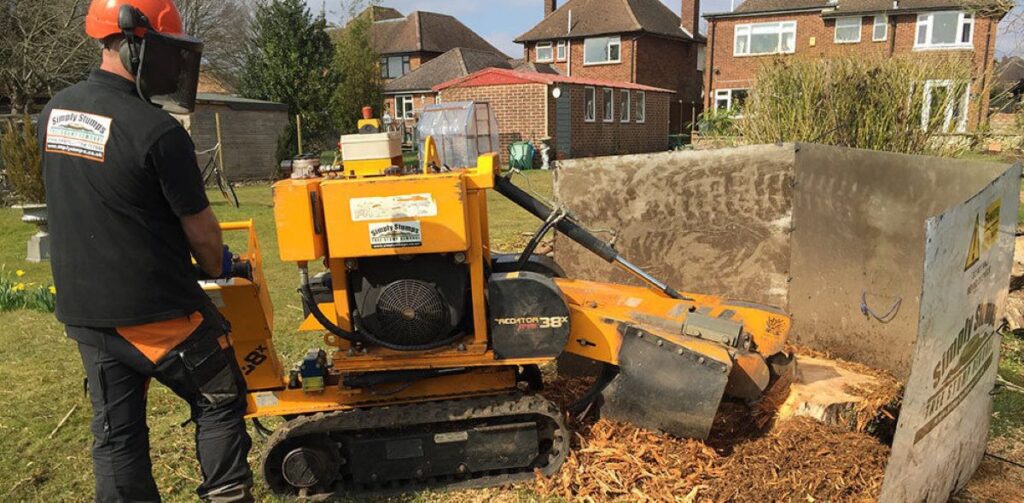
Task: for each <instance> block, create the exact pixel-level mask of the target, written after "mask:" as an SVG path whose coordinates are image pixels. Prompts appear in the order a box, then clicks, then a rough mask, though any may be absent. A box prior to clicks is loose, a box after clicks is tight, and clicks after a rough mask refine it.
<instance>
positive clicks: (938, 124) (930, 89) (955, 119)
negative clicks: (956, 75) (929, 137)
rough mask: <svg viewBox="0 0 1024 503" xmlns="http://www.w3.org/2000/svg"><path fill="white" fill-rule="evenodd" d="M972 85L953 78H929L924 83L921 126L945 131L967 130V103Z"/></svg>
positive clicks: (960, 131) (958, 131) (957, 131)
mask: <svg viewBox="0 0 1024 503" xmlns="http://www.w3.org/2000/svg"><path fill="white" fill-rule="evenodd" d="M969 99H970V85H969V84H967V83H966V82H954V81H952V80H929V81H927V82H925V84H924V105H923V106H922V108H921V127H922V128H923V129H926V130H933V129H934V130H938V131H940V132H943V133H954V132H956V133H962V132H964V131H966V130H967V103H968V100H969Z"/></svg>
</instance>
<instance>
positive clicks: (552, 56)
mask: <svg viewBox="0 0 1024 503" xmlns="http://www.w3.org/2000/svg"><path fill="white" fill-rule="evenodd" d="M541 49H547V51H548V54H550V56H548V57H546V58H542V57H541V55H540V50H541ZM533 54H534V57H535V58H536V60H537V62H538V63H552V62H554V61H555V49H554V46H553V45H551V42H537V45H536V46H534V48H533Z"/></svg>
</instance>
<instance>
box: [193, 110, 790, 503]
mask: <svg viewBox="0 0 1024 503" xmlns="http://www.w3.org/2000/svg"><path fill="white" fill-rule="evenodd" d="M491 122H492V124H493V121H491ZM487 134H489V135H490V138H491V139H493V140H494V143H495V144H496V137H495V136H494V135H493V133H487ZM480 136H483V135H480ZM435 139H436V140H437V141H436V142H435V141H434V140H435ZM451 140H452V139H451V138H443V137H441V138H429V139H427V140H426V141H425V142H424V145H423V147H424V148H423V149H422V150H423V152H424V154H425V155H424V157H425V160H424V162H423V163H422V165H421V167H418V168H417V169H416V170H415V171H416V172H415V173H408V172H405V170H403V169H401V168H395V167H390V164H391V163H387V164H388V166H389V168H387V169H382V170H380V171H379V172H377V173H374V172H373V170H372V169H361V171H362V172H361V173H357V172H355V171H352V172H348V173H346V172H335V173H327V174H324V173H320V174H316V173H312V174H308V175H307V176H306V177H304V178H299V179H295V178H293V179H288V180H283V181H281V182H278V183H277V184H275V185H274V214H275V220H276V226H277V237H278V246H279V252H280V256H281V258H282V259H283V260H284V261H286V262H294V263H296V264H297V265H298V273H299V274H298V276H299V278H300V286H299V296H300V297H301V300H302V304H303V306H304V308H305V312H306V314H307V317H306V319H305V321H304V322H303V323H302V326H301V327H300V329H301V330H302V331H311V332H315V333H319V334H322V337H323V338H322V344H323V346H325V347H326V349H313V350H310V351H309V352H308V354H306V355H305V357H304V358H303V359H302V361H301V363H300V364H298V365H297V366H296V367H295V368H294V369H290V370H287V371H285V369H284V368H283V366H282V363H281V361H280V359H279V356H278V354H277V352H276V350H275V347H274V344H273V341H272V337H271V334H272V327H273V314H272V310H271V305H270V301H269V295H268V285H267V283H266V279H265V277H264V275H263V267H262V263H263V257H262V255H261V252H260V249H259V245H258V243H257V241H256V236H255V233H254V229H253V225H252V223H237V224H226V225H225V226H224V227H225V229H226V230H230V231H246V232H248V234H249V237H248V239H249V246H248V249H247V250H246V252H245V253H242V254H241V255H240V256H239V264H238V267H236V270H238V271H239V272H238V274H236V277H234V278H232V279H230V280H226V281H225V280H221V281H216V282H206V283H205V284H204V288H205V289H206V291H207V292H208V293H209V295H210V297H211V298H212V299H213V300H214V301H215V303H216V304H218V306H219V307H220V308H221V310H222V312H223V313H224V314H225V316H226V317H227V318H228V319H229V320H230V321H231V323H232V325H233V327H234V329H233V333H232V339H233V341H234V345H235V348H236V353H237V357H238V362H239V365H240V367H241V368H242V371H243V373H244V374H245V376H246V381H247V383H248V387H249V397H248V417H250V418H253V419H257V420H258V419H259V418H266V417H282V418H284V419H285V421H284V422H283V423H282V424H281V425H280V426H278V427H277V428H276V429H275V430H274V431H273V432H272V433H270V432H269V430H266V429H265V428H264V430H266V432H267V433H268V434H269V438H268V440H267V444H266V447H265V454H264V458H263V464H262V471H263V475H264V477H265V479H266V483H267V484H268V485H269V488H270V489H271V490H272V491H273V492H274V493H278V494H284V495H298V496H303V497H319V496H325V495H343V494H366V493H380V492H395V491H405V490H416V489H421V488H426V487H439V486H440V487H479V486H484V485H494V484H498V483H505V482H507V481H511V480H515V479H518V478H522V477H532V476H534V473H535V472H539V473H541V474H543V475H551V474H553V473H555V472H556V471H557V470H558V469H559V467H560V466H561V465H562V463H563V461H564V460H565V459H566V456H567V454H568V452H569V441H570V437H571V433H570V432H569V431H568V430H567V429H566V426H565V422H564V414H565V413H564V411H562V410H560V408H559V407H558V406H556V405H555V404H553V403H552V402H550V401H548V400H546V399H545V398H544V397H543V391H542V388H543V385H544V383H543V375H542V373H541V371H540V370H539V368H540V367H541V366H544V365H547V364H550V363H552V362H554V361H555V360H556V358H559V357H560V356H562V355H565V354H571V355H576V356H577V357H582V358H584V359H587V360H592V361H594V362H599V363H600V369H601V370H600V372H599V374H600V375H599V376H598V377H597V379H596V383H595V384H594V386H593V388H592V389H590V390H589V391H588V392H586V393H585V394H584V395H583V396H581V397H580V398H579V401H577V402H576V403H575V404H573V405H572V406H570V410H571V411H572V412H573V413H579V412H580V411H582V410H585V409H589V410H595V409H596V410H598V411H599V413H600V414H601V415H602V416H603V417H608V418H611V419H614V420H622V421H628V422H631V423H634V424H636V425H638V426H641V427H644V428H649V429H652V430H659V431H662V432H665V433H668V434H671V435H675V436H679V437H693V438H705V437H706V436H707V435H708V433H709V430H710V428H711V425H712V422H713V419H714V417H715V414H716V411H717V410H718V407H719V404H720V402H721V401H722V400H723V397H730V398H734V399H741V400H747V401H756V400H757V399H758V398H759V397H761V396H762V394H763V393H764V392H765V391H766V389H767V388H768V387H769V386H770V385H771V384H773V383H774V382H775V380H776V379H777V378H778V375H779V374H780V373H781V372H782V371H783V369H786V368H787V367H788V364H789V362H790V359H789V357H788V356H787V355H786V354H785V353H784V349H783V346H784V343H785V341H786V338H787V335H788V332H789V328H790V319H789V318H788V317H787V316H786V315H785V314H784V313H783V312H782V311H780V310H778V309H774V308H771V307H766V306H760V305H754V304H749V303H744V302H735V301H729V300H726V299H723V298H719V297H713V296H708V295H697V294H692V293H682V292H678V291H676V290H674V289H673V288H671V287H670V286H668V285H666V284H664V283H663V282H661V281H659V280H657V279H655V278H654V277H652V276H650V275H649V274H647V273H646V272H644V271H643V270H642V269H641V268H640V267H637V266H636V265H634V264H631V263H630V262H628V261H627V260H626V259H625V258H624V257H622V256H621V255H620V254H619V253H618V252H617V251H616V250H615V249H614V248H613V247H612V246H610V245H609V244H608V243H606V242H604V241H602V240H600V239H598V238H597V237H595V235H594V234H592V233H591V232H589V231H587V230H586V229H584V227H583V226H581V225H580V224H579V223H578V222H577V221H576V220H575V219H574V218H573V217H572V216H571V215H570V214H569V213H568V212H566V211H564V210H561V209H552V208H551V207H550V206H549V205H547V204H546V203H544V202H542V201H541V200H540V199H538V198H536V197H534V196H533V195H531V194H530V193H529V192H527V191H525V190H523V189H522V188H520V187H519V186H517V185H515V184H513V183H512V182H511V181H510V180H509V178H508V177H505V176H501V175H500V174H499V172H498V169H497V168H498V162H499V161H498V156H497V155H496V154H494V153H484V154H483V155H480V156H479V157H478V158H477V159H474V160H473V161H472V162H470V164H475V165H472V166H463V167H459V166H454V167H448V166H446V165H445V164H444V163H443V162H442V159H440V158H438V156H437V155H436V152H437V151H438V150H439V148H438V146H439V145H440V146H441V147H442V150H443V148H446V147H444V145H445V142H449V141H451ZM456 140H457V139H456ZM477 140H479V138H471V139H470V141H477ZM481 151H482V150H481ZM389 157H391V155H390V153H386V154H383V155H382V158H389ZM363 167H364V168H365V163H364V166H363ZM491 190H493V191H496V192H497V193H498V194H501V195H502V196H504V197H506V198H508V199H509V200H511V201H512V202H514V203H515V204H516V205H518V206H520V207H522V208H523V209H525V210H526V211H528V212H529V213H531V214H533V215H534V216H536V217H537V218H538V219H539V220H540V221H541V222H542V224H541V225H540V228H539V229H538V230H537V232H536V234H535V235H534V236H533V239H532V240H531V241H530V243H529V244H528V245H527V247H526V249H525V250H524V251H523V252H522V253H516V254H499V253H497V252H496V251H494V250H493V249H492V248H491V246H490V241H489V236H488V212H487V206H488V201H487V193H488V191H491ZM552 229H553V230H555V231H557V232H559V233H561V234H562V235H563V236H564V237H566V238H568V239H570V240H572V241H575V242H576V243H578V244H579V245H581V246H582V247H583V248H584V249H586V250H588V251H589V252H591V253H594V254H596V255H597V256H599V257H601V258H602V259H604V260H606V261H607V262H609V263H612V264H615V265H617V266H618V267H620V268H622V269H624V270H626V271H628V272H630V273H632V274H633V275H634V276H635V277H636V278H637V279H638V280H639V281H638V283H642V284H643V285H644V286H625V285H618V284H609V283H600V282H593V281H582V280H576V279H572V278H566V277H565V275H564V274H563V272H562V270H561V269H560V268H559V267H558V266H557V265H556V264H555V263H554V262H553V261H552V260H551V259H550V258H547V257H544V256H540V255H535V254H534V250H535V248H536V246H537V244H538V242H539V241H540V239H541V238H542V237H543V236H545V235H546V234H548V233H549V231H551V230H552ZM321 264H322V265H323V266H322V269H321ZM310 269H314V270H312V271H311V270H310Z"/></svg>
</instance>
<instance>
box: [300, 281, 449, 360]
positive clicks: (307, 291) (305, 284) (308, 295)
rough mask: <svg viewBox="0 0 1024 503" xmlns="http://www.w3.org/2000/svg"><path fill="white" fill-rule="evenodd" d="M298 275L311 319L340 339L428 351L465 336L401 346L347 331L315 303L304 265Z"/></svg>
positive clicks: (408, 349) (395, 348)
mask: <svg viewBox="0 0 1024 503" xmlns="http://www.w3.org/2000/svg"><path fill="white" fill-rule="evenodd" d="M299 276H300V277H301V281H300V283H299V296H300V297H302V304H303V305H304V306H306V309H307V310H308V311H309V314H312V315H313V319H315V320H316V321H317V323H320V325H321V326H323V327H324V328H325V329H326V330H327V331H328V332H330V333H331V334H332V335H336V336H338V337H341V338H342V339H344V340H346V341H349V342H351V343H353V344H372V345H374V346H380V347H383V348H386V349H391V350H394V351H429V350H431V349H437V348H441V347H444V346H448V345H450V344H453V343H455V342H456V341H458V340H459V339H461V338H463V337H465V336H466V334H464V333H462V332H456V333H455V334H454V335H452V336H451V337H448V338H445V339H442V340H439V341H435V342H431V343H429V344H420V345H418V346H401V345H398V344H392V343H390V342H387V341H382V340H380V339H378V338H377V337H374V335H373V334H371V333H369V332H368V331H365V330H362V331H359V332H349V331H348V330H345V329H343V328H341V327H339V326H338V325H336V324H335V323H334V322H332V321H331V320H330V319H328V318H327V316H326V315H324V313H323V311H321V310H320V306H319V305H317V303H316V299H315V297H314V295H313V289H312V288H311V287H310V285H309V269H307V268H306V267H305V266H301V267H299Z"/></svg>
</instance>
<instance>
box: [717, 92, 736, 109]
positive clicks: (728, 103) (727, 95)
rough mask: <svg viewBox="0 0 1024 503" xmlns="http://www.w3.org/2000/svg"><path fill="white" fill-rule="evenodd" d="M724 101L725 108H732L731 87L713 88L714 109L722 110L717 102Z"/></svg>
mask: <svg viewBox="0 0 1024 503" xmlns="http://www.w3.org/2000/svg"><path fill="white" fill-rule="evenodd" d="M720 101H724V102H725V110H730V109H732V89H715V110H722V108H721V107H719V106H718V102H720Z"/></svg>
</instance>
